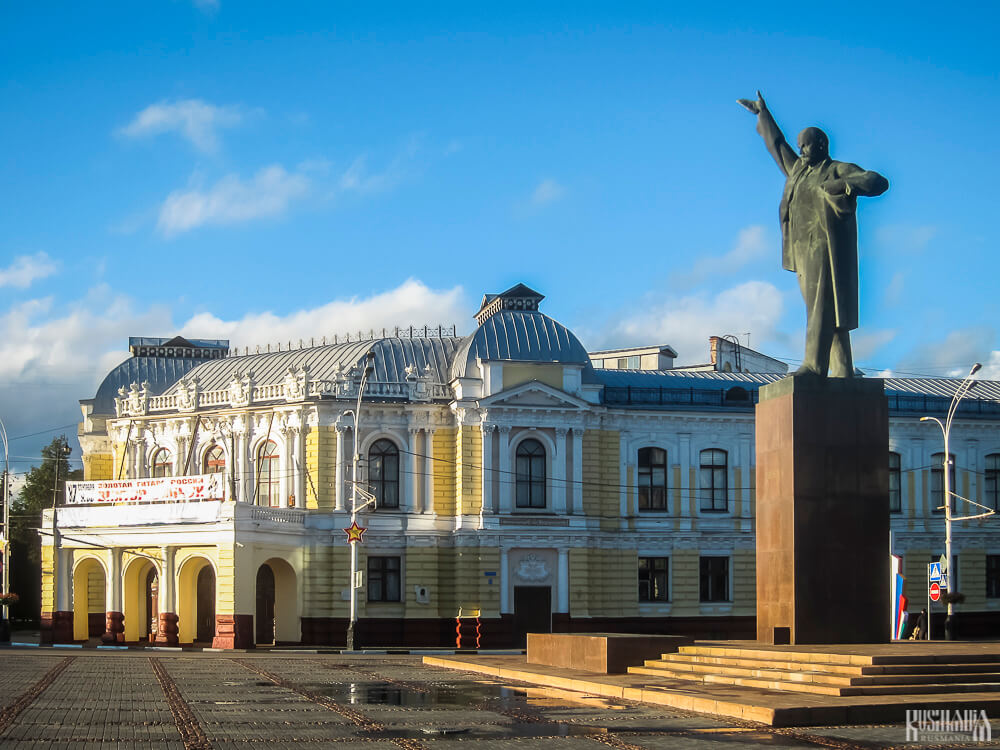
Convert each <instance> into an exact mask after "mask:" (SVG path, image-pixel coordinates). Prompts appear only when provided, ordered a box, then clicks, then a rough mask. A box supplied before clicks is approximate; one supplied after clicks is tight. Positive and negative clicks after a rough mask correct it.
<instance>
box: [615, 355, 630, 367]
mask: <svg viewBox="0 0 1000 750" xmlns="http://www.w3.org/2000/svg"><path fill="white" fill-rule="evenodd" d="M627 368H628V357H619V358H618V368H617V369H619V370H625V369H627Z"/></svg>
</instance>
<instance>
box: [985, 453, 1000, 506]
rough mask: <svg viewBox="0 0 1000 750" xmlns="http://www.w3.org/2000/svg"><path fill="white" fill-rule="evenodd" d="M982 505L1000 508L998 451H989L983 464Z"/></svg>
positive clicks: (999, 458) (999, 460)
mask: <svg viewBox="0 0 1000 750" xmlns="http://www.w3.org/2000/svg"><path fill="white" fill-rule="evenodd" d="M983 505H985V506H986V507H987V508H990V509H992V510H1000V453H991V454H990V455H988V456H987V457H986V462H985V465H984V466H983Z"/></svg>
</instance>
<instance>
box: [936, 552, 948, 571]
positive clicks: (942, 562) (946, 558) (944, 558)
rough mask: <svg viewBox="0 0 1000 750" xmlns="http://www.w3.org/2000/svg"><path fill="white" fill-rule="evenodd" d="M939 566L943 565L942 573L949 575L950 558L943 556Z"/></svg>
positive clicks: (939, 559) (939, 560)
mask: <svg viewBox="0 0 1000 750" xmlns="http://www.w3.org/2000/svg"><path fill="white" fill-rule="evenodd" d="M938 564H940V565H941V572H942V573H947V572H948V556H947V555H941V557H939V558H938Z"/></svg>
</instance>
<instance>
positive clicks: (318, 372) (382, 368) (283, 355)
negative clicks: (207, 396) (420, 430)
mask: <svg viewBox="0 0 1000 750" xmlns="http://www.w3.org/2000/svg"><path fill="white" fill-rule="evenodd" d="M461 342H462V339H461V338H458V337H455V336H443V337H440V338H436V337H435V338H395V337H391V338H381V339H370V340H361V341H352V342H349V343H341V344H326V345H322V346H314V347H309V348H307V349H292V350H290V351H283V352H266V353H264V354H250V355H244V356H233V357H224V358H222V359H213V360H209V361H207V362H204V363H203V364H201V365H200V366H199V367H197V368H195V369H193V370H191V372H190V373H189V377H191V378H198V386H199V388H200V389H201V390H202V391H216V390H222V389H224V388H228V387H229V383H230V381H231V380H232V378H233V376H234V375H236V374H237V373H247V372H252V373H253V380H254V383H255V384H256V385H268V384H271V383H280V382H281V381H282V380H283V379H284V377H285V373H287V372H288V369H289V368H293V369H298V368H300V367H302V366H305V367H307V368H308V370H309V378H310V379H311V380H332V379H334V377H335V374H336V370H337V369H338V368H340V369H341V370H347V369H350V368H351V367H353V366H354V365H356V364H358V363H359V362H360V361H361V360H362V358H363V357H364V356H365V355H366V354H367V353H368V352H369V351H373V352H375V372H374V373H373V375H372V377H371V378H370V379H371V380H372V381H374V382H382V383H401V382H403V381H405V380H406V368H407V367H408V366H410V365H414V366H416V368H417V370H418V371H419V373H420V374H421V375H423V374H424V368H425V367H426V366H427V365H428V364H429V365H430V366H431V373H430V374H431V378H432V379H433V380H434V381H435V382H438V383H444V382H447V380H448V378H447V374H448V366H449V364H450V362H451V357H452V355H453V354H454V353H455V350H456V349H457V348H458V346H459V344H460V343H461ZM174 390H175V388H170V389H168V390H167V391H166V393H167V394H170V393H172V392H173V391H174Z"/></svg>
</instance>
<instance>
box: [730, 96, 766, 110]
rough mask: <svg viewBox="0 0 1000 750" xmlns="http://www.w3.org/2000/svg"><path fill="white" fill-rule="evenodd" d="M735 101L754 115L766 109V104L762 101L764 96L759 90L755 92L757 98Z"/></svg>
mask: <svg viewBox="0 0 1000 750" xmlns="http://www.w3.org/2000/svg"><path fill="white" fill-rule="evenodd" d="M736 102H737V103H738V104H739V105H740V106H741V107H743V108H744V109H746V110H748V111H750V112H753V113H754V114H755V115H759V114H760V113H761V112H763V111H764V110H766V109H767V105H766V104H765V103H764V97H763V96H761V95H760V91H758V92H757V99H756V100H753V99H737V100H736Z"/></svg>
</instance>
